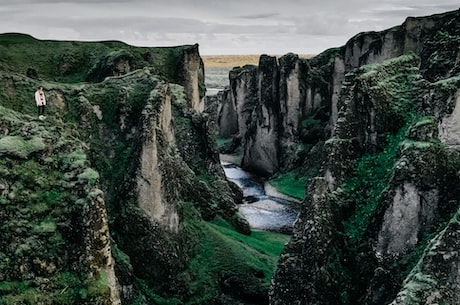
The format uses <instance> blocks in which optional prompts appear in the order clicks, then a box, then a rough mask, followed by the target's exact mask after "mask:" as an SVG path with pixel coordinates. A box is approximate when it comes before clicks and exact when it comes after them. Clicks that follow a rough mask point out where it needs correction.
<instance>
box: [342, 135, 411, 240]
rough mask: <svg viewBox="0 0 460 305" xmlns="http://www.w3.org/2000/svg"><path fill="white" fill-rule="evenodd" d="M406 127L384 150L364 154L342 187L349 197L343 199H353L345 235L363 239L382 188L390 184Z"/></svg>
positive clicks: (343, 193) (344, 193)
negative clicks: (351, 211)
mask: <svg viewBox="0 0 460 305" xmlns="http://www.w3.org/2000/svg"><path fill="white" fill-rule="evenodd" d="M407 128H408V127H407V126H406V127H404V128H402V129H401V130H400V131H399V132H398V133H397V134H396V135H394V136H393V135H388V136H387V145H386V147H385V148H384V150H383V151H382V152H380V153H376V154H366V155H364V156H363V157H361V159H360V160H358V162H357V164H356V169H355V172H354V174H353V176H352V177H351V178H350V179H349V180H348V181H347V182H345V183H344V184H343V185H342V186H341V187H340V192H341V193H342V195H343V196H344V197H343V198H346V199H345V200H344V201H342V202H343V203H344V204H345V205H347V204H350V202H352V203H351V204H352V205H353V208H352V209H353V213H352V214H351V216H350V217H348V218H347V219H346V220H345V221H344V222H343V228H344V235H345V236H346V237H347V238H348V239H349V240H351V241H353V242H357V241H359V240H361V239H362V237H363V235H364V233H365V231H366V229H367V227H368V225H369V221H370V219H371V218H372V216H373V215H374V212H375V209H376V208H377V205H378V203H379V201H380V197H381V194H382V191H383V190H384V189H385V188H386V187H387V185H388V182H389V179H390V176H391V173H392V171H393V166H394V164H395V162H396V157H397V153H398V151H399V147H400V143H401V142H402V140H403V139H404V137H405V133H406V131H407Z"/></svg>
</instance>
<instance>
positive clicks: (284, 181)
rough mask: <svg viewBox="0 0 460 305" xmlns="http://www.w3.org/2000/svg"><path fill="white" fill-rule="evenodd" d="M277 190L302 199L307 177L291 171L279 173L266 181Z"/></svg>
mask: <svg viewBox="0 0 460 305" xmlns="http://www.w3.org/2000/svg"><path fill="white" fill-rule="evenodd" d="M268 182H269V183H270V184H271V185H272V186H274V187H275V188H276V189H277V190H278V191H279V192H281V193H283V194H285V195H288V196H291V197H294V198H297V199H300V200H303V199H304V198H305V185H306V183H307V177H304V176H299V175H298V174H297V173H295V172H293V171H291V172H287V173H279V174H277V175H276V176H275V177H273V178H271V179H270V180H269V181H268Z"/></svg>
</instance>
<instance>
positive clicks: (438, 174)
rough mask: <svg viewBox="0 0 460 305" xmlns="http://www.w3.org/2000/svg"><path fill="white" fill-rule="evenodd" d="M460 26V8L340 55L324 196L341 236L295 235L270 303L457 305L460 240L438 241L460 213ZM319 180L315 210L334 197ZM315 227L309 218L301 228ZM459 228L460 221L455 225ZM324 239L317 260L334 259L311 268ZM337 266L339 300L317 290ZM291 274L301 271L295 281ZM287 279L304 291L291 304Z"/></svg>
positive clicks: (367, 39)
mask: <svg viewBox="0 0 460 305" xmlns="http://www.w3.org/2000/svg"><path fill="white" fill-rule="evenodd" d="M459 18H460V15H459V11H454V12H449V13H446V14H442V15H436V16H430V17H426V18H408V19H407V20H406V22H405V23H404V24H403V25H402V26H400V27H395V28H392V29H390V30H387V31H383V32H372V33H362V34H359V35H357V36H355V37H354V38H352V39H351V40H350V41H349V42H348V43H347V44H346V46H344V47H343V48H341V49H340V50H339V51H338V52H337V53H335V54H334V58H335V60H334V65H333V66H334V69H333V70H334V72H333V75H335V76H334V79H335V81H334V80H332V81H330V82H329V84H330V85H331V84H333V85H331V87H330V88H333V87H336V86H337V85H338V84H339V83H341V86H342V88H341V90H340V93H338V94H337V95H336V96H335V98H332V96H333V94H334V93H332V95H323V96H328V98H327V99H326V100H327V101H328V103H329V105H330V107H329V108H327V109H330V112H328V113H327V116H328V118H329V120H328V122H329V125H328V126H327V125H323V127H324V128H326V130H327V128H332V129H331V132H330V133H327V136H326V138H327V140H326V141H325V144H324V145H325V151H326V152H327V153H326V156H325V157H324V158H323V159H322V162H323V163H322V169H321V171H320V173H321V175H322V177H321V178H320V179H322V181H323V182H324V183H326V182H327V186H328V187H327V188H328V190H329V191H326V192H325V193H326V194H327V193H329V194H333V195H332V196H330V206H333V207H336V208H335V209H331V210H329V211H331V213H332V214H331V216H330V219H332V220H333V222H332V223H333V225H331V226H330V227H331V228H332V229H331V230H332V232H334V233H336V234H338V235H335V236H338V238H337V237H336V238H331V239H328V238H327V237H328V236H329V235H328V233H327V232H322V233H321V234H318V235H317V236H316V235H315V234H316V233H320V232H321V230H318V229H317V227H315V226H312V227H311V228H309V229H308V230H305V231H304V232H303V233H302V234H298V235H297V234H294V235H293V237H292V239H291V241H290V243H289V244H288V245H287V246H286V248H285V251H284V252H283V254H282V256H281V258H280V261H279V263H278V264H279V265H278V266H279V267H278V271H277V273H276V274H275V277H274V280H273V284H272V287H271V292H270V295H271V299H270V304H284V303H283V298H288V299H289V301H288V303H290V304H335V303H336V304H367V305H370V304H375V305H377V304H389V303H391V302H392V301H393V300H394V302H393V304H438V303H439V302H441V301H442V302H446V304H455V301H453V297H452V296H453V295H456V296H458V268H457V265H458V264H457V263H456V262H452V260H457V259H453V257H456V255H457V252H458V250H459V249H458V247H457V246H456V243H455V242H453V243H452V244H451V245H449V246H447V248H445V247H446V244H445V243H444V242H441V241H440V240H442V238H447V237H443V236H445V235H444V233H442V232H441V233H440V230H442V229H443V228H444V227H445V224H446V223H447V222H449V220H450V218H451V217H452V214H453V213H454V212H455V211H456V210H457V209H458V206H459V205H460V202H459V200H458V191H459V189H458V184H459V183H460V180H459V179H460V177H459V175H458V173H459V169H460V167H459V166H460V164H459V162H458V157H459V156H458V151H457V140H458V139H457V138H458V135H457V132H456V131H457V127H456V125H457V123H456V119H455V113H456V104H457V100H458V88H459V85H460V84H459V82H458V60H456V59H457V58H458V56H459V51H458V46H459V42H460V41H459V39H458V37H460V29H459V27H458V24H459V22H458V20H459ZM441 32H442V33H443V34H442V35H441V34H440V33H441ZM442 37H444V38H442ZM438 39H441V40H442V41H443V43H444V44H448V45H449V46H450V47H451V48H452V47H453V48H454V51H451V52H449V51H447V50H446V48H444V47H443V46H442V45H441V43H437V42H436V41H437V40H438ZM408 51H409V52H408ZM402 54H404V55H402ZM441 58H443V59H442V60H441ZM369 64H371V65H369ZM310 67H311V63H310ZM337 69H342V71H343V73H344V76H342V77H340V74H341V73H339V72H338V70H337ZM345 73H346V74H345ZM307 75H308V74H307ZM342 75H343V74H342ZM324 79H327V78H324ZM329 80H331V78H329ZM336 88H337V87H336ZM334 91H335V90H332V92H334ZM328 94H331V91H328ZM334 100H335V101H336V103H335V102H334ZM281 156H283V155H282V154H281ZM315 181H316V179H315V180H312V181H311V182H310V184H309V188H308V193H307V197H306V200H305V202H304V204H305V205H307V206H310V205H311V204H312V202H314V201H312V199H311V198H312V196H313V195H314V194H317V193H318V192H319V193H322V192H323V191H324V186H323V187H321V186H318V185H317V183H315ZM308 221H311V219H310V217H309V216H308V215H305V214H302V213H301V214H299V218H298V220H297V221H296V223H302V222H303V223H307V222H308ZM457 222H458V221H457V220H456V218H454V219H453V220H451V222H450V225H449V226H448V228H449V229H451V230H452V228H454V227H455V224H456V223H457ZM312 223H314V222H312ZM452 224H453V225H452ZM449 229H448V230H449ZM453 230H455V229H453ZM450 232H452V231H450ZM436 234H439V235H438V237H437V238H436V239H433V241H432V244H431V246H430V245H428V241H429V240H430V239H431V238H433V236H435V235H436ZM453 234H454V233H453ZM311 236H316V237H314V238H313V240H310V237H311ZM449 236H450V235H449ZM449 238H450V237H449ZM325 239H328V240H331V241H332V242H333V245H334V246H335V248H334V249H335V250H334V251H329V250H330V249H331V244H330V243H327V242H324V240H325ZM318 241H319V242H318ZM321 241H323V243H324V245H325V246H324V247H321V246H318V247H321V249H320V250H318V249H315V251H323V252H322V253H324V256H322V257H320V258H315V257H314V256H309V257H308V259H307V258H306V255H305V254H304V252H303V249H306V248H308V246H309V245H310V244H316V243H318V244H321ZM435 244H436V245H439V246H440V248H436V246H434V245H435ZM424 249H425V255H424V257H423V258H422V260H421V261H420V263H419V264H418V265H416V262H417V261H418V260H419V259H420V258H421V255H422V252H423V250H424ZM429 249H433V252H430V250H429ZM444 249H445V250H446V252H443V251H444ZM312 251H313V250H312ZM447 252H448V253H449V255H445V256H443V257H442V254H441V253H443V254H444V253H447ZM428 253H432V254H433V256H436V258H437V259H436V260H431V259H430V254H428ZM435 253H436V254H435ZM441 257H442V258H441ZM310 260H311V261H310ZM423 262H426V265H424V264H423ZM334 264H335V265H334ZM448 264H449V267H447V266H448ZM331 265H334V266H335V270H336V271H337V273H335V274H333V273H329V275H330V276H331V277H330V283H334V285H329V286H328V287H330V288H331V289H330V290H329V291H328V292H334V291H336V292H337V294H336V295H335V296H331V295H330V294H328V292H324V293H321V294H319V295H316V294H315V293H309V292H311V291H313V292H315V291H317V290H318V289H320V287H322V286H324V284H319V283H322V282H321V279H322V275H321V273H320V272H319V271H318V272H317V273H316V274H310V273H309V272H310V270H311V266H315V268H317V269H318V270H329V268H330V266H331ZM435 265H436V266H435ZM287 266H289V268H288V267H287ZM304 266H309V267H305V268H304ZM422 266H423V267H422ZM425 266H426V267H425ZM444 266H446V267H444ZM450 266H452V267H450ZM423 268H426V269H424V271H423V272H420V270H422V269H423ZM437 268H439V270H443V271H442V272H439V273H438V271H437V270H438V269H437ZM288 269H289V270H295V272H293V273H292V274H293V276H292V277H289V276H288V272H286V270H288ZM411 270H412V271H411ZM425 271H426V272H425ZM409 274H410V275H409ZM441 274H442V275H441ZM406 276H407V278H406ZM294 278H296V279H297V280H295V283H296V284H292V281H293V279H294ZM404 278H406V280H405V281H404V283H403V280H404ZM434 278H436V280H434ZM287 282H289V283H291V286H294V287H302V288H300V289H299V290H295V291H294V292H293V293H292V294H290V295H289V296H288V297H287V296H285V294H286V293H287V288H286V283H287ZM344 282H346V284H343V283H344ZM425 288H426V289H427V291H426V292H422V290H423V289H425ZM398 291H400V292H399V294H398ZM397 294H398V297H396V295H397ZM327 296H331V298H330V299H327ZM325 298H326V299H325ZM395 298H396V300H395ZM454 298H455V297H454ZM398 302H399V303H398Z"/></svg>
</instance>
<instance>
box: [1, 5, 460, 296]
mask: <svg viewBox="0 0 460 305" xmlns="http://www.w3.org/2000/svg"><path fill="white" fill-rule="evenodd" d="M204 76H205V69H204V65H203V61H202V59H201V57H200V54H199V48H198V45H184V46H177V47H161V48H141V47H134V46H130V45H127V44H124V43H122V42H117V41H101V42H77V41H50V40H37V39H35V38H33V37H30V36H27V35H24V34H16V33H9V34H0V88H1V90H0V194H1V195H0V230H1V232H2V233H1V238H0V305H12V304H15V305H16V304H43V305H54V304H83V305H84V304H130V305H131V304H133V305H138V304H165V305H166V304H168V305H169V304H177V305H178V304H187V305H192V304H196V305H198V304H200V305H206V304H209V305H214V304H215V305H259V304H260V305H262V304H263V305H267V304H270V305H284V304H286V305H288V304H289V305H294V304H296V305H307V304H308V305H310V304H311V305H313V304H314V305H322V304H324V305H326V304H328V305H334V304H337V305H339V304H340V305H348V304H363V305H364V304H365V305H373V304H375V305H380V304H382V305H386V304H391V305H397V304H398V305H403V304H404V305H412V304H432V305H434V304H449V305H454V304H458V300H460V259H459V251H460V239H459V232H460V228H459V221H460V219H459V217H460V216H459V207H460V205H459V198H460V196H459V195H460V187H459V186H460V152H459V144H460V133H459V130H460V126H459V124H460V120H459V118H458V115H459V111H460V110H459V109H460V11H459V10H457V11H451V12H446V13H444V14H439V15H433V16H426V17H410V18H407V19H406V21H405V22H404V23H403V24H402V25H400V26H395V27H393V28H391V29H388V30H384V31H381V32H365V33H359V34H357V35H356V36H354V37H352V38H351V39H350V40H349V41H348V42H347V43H346V45H344V46H341V47H337V48H334V49H329V50H326V51H324V52H323V53H321V54H318V55H317V56H314V57H312V58H300V57H299V56H298V55H296V54H292V53H289V54H286V55H284V56H282V57H280V58H276V57H275V56H269V55H261V56H260V59H259V64H258V65H257V66H256V65H246V66H243V67H235V68H234V69H232V70H231V72H230V75H229V86H228V88H226V89H225V90H223V91H221V92H219V93H218V94H217V95H215V96H207V97H205V94H206V86H205V83H204ZM39 86H43V87H44V89H45V94H46V96H47V99H48V105H47V117H46V119H45V120H43V121H42V120H39V119H38V117H37V115H36V109H35V104H34V103H33V99H32V97H33V92H34V91H35V89H36V88H38V87H39ZM216 137H217V140H216ZM221 154H232V155H233V157H234V158H235V159H237V160H241V163H240V164H236V165H237V166H240V167H241V168H242V169H243V170H245V171H247V172H251V173H254V174H255V175H258V176H260V177H262V178H263V180H264V181H265V180H268V181H269V182H272V183H273V185H277V183H280V182H284V185H288V186H292V185H301V187H300V189H301V191H302V196H300V198H303V201H302V202H299V203H296V205H298V207H299V208H300V211H299V213H298V214H297V211H296V212H295V213H294V214H295V215H296V217H295V218H296V219H295V222H294V224H293V227H292V228H290V229H289V234H288V235H287V234H279V233H277V232H270V231H263V230H262V231H260V230H253V229H252V228H251V226H250V223H249V222H248V219H246V218H245V217H243V215H242V214H243V213H240V212H239V210H238V207H239V206H241V204H243V203H244V200H246V202H247V201H250V200H251V197H250V196H248V194H244V193H243V192H242V191H241V189H240V188H239V187H238V185H237V183H235V182H238V181H235V182H232V181H230V180H231V179H227V178H226V176H225V171H224V168H223V167H222V163H221V160H220V156H221ZM235 156H236V157H235ZM226 165H228V164H226V163H224V167H225V166H226ZM226 170H228V168H226ZM280 185H281V183H280ZM297 191H298V188H297ZM304 191H305V192H304ZM288 193H289V192H288ZM257 194H258V196H259V195H260V194H259V193H257ZM262 195H264V194H263V192H262ZM245 197H246V198H245ZM297 197H299V196H297ZM294 214H289V215H290V216H289V217H293V215H294ZM248 218H249V217H248ZM290 219H292V218H290ZM290 221H291V220H289V222H290ZM253 226H254V225H253Z"/></svg>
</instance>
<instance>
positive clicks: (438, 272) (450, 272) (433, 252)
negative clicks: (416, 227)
mask: <svg viewBox="0 0 460 305" xmlns="http://www.w3.org/2000/svg"><path fill="white" fill-rule="evenodd" d="M459 224H460V223H459V213H458V212H457V214H456V215H455V216H454V217H453V218H452V220H451V221H450V222H449V224H448V225H447V226H446V227H445V228H444V229H443V230H442V231H441V232H440V233H439V234H438V235H437V236H436V237H435V238H433V240H432V241H431V242H430V244H429V245H428V246H427V248H426V250H425V252H424V254H423V256H422V258H421V259H420V261H419V262H418V263H417V265H416V266H415V268H414V269H413V270H412V271H411V273H410V274H409V276H408V277H407V278H406V279H405V280H404V282H403V287H402V289H401V291H400V292H399V293H398V295H397V296H396V299H395V300H394V301H393V302H391V304H390V305H409V304H426V305H434V304H440V303H444V304H456V303H457V302H458V297H459V295H460V278H459V276H460V263H459V259H458V255H459V249H460V245H459V240H460V236H459V232H460V227H459Z"/></svg>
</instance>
